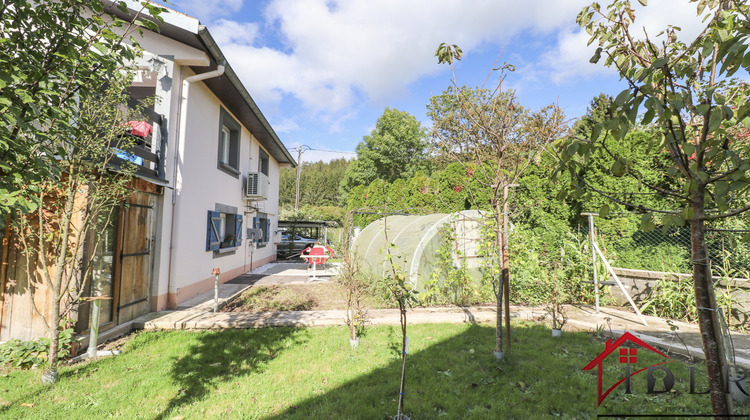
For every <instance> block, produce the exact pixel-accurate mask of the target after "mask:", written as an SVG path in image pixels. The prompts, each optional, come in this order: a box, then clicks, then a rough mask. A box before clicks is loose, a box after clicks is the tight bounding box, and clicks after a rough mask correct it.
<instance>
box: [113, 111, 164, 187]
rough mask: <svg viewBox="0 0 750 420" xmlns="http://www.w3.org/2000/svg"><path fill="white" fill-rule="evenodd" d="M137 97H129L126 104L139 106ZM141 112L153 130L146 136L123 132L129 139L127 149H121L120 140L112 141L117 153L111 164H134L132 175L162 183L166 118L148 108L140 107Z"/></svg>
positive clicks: (115, 166) (116, 166) (117, 165)
mask: <svg viewBox="0 0 750 420" xmlns="http://www.w3.org/2000/svg"><path fill="white" fill-rule="evenodd" d="M139 105H140V103H139V101H138V100H137V99H134V98H131V100H130V101H128V106H129V107H131V108H137V107H139ZM140 109H141V113H142V114H143V116H144V117H146V122H148V123H149V124H150V125H151V126H152V127H153V130H152V131H151V133H150V134H149V135H147V136H146V137H141V136H136V135H133V134H125V136H128V137H129V139H128V140H131V141H128V142H126V143H128V144H129V146H128V147H127V150H123V147H122V146H121V142H119V141H113V142H112V144H110V146H111V147H113V148H116V149H117V151H118V153H117V155H116V156H115V157H113V158H112V161H111V165H112V167H113V168H114V169H115V170H117V168H121V167H122V166H124V165H125V164H134V165H135V172H134V175H135V176H138V177H141V178H145V179H148V180H153V181H157V182H158V183H163V182H165V181H166V176H165V167H164V162H165V158H166V152H167V138H168V137H167V119H166V118H165V117H164V115H161V114H157V113H156V112H154V111H153V110H151V109H150V108H145V107H140Z"/></svg>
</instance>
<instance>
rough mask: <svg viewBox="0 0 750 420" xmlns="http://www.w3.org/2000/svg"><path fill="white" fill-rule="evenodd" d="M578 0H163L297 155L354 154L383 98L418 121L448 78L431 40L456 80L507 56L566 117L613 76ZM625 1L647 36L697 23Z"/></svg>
mask: <svg viewBox="0 0 750 420" xmlns="http://www.w3.org/2000/svg"><path fill="white" fill-rule="evenodd" d="M589 3H590V2H589V1H582V0H529V1H523V2H521V1H517V0H172V5H170V6H169V7H170V8H173V9H175V10H178V11H180V12H183V13H186V14H188V15H190V16H193V17H195V18H197V19H199V20H200V21H201V23H202V24H204V25H206V26H207V27H208V30H209V32H210V33H211V34H212V35H213V37H214V38H215V39H216V41H217V43H218V45H219V47H220V48H221V50H222V51H223V52H224V54H225V56H226V57H227V59H228V62H229V64H230V65H231V66H232V68H233V69H234V70H235V72H236V73H237V74H238V75H239V76H240V79H241V80H242V82H243V84H244V85H245V87H246V88H247V90H248V92H250V95H251V96H252V97H253V99H254V100H255V101H256V102H257V103H258V105H259V107H260V109H261V111H262V112H263V114H264V115H265V116H266V118H267V119H268V120H269V122H270V123H271V126H272V127H273V128H274V130H275V131H276V133H277V134H278V136H279V138H280V139H281V140H282V142H283V143H284V144H285V145H286V146H287V148H288V149H295V148H299V147H300V146H302V145H305V146H308V147H310V148H311V150H307V151H305V152H304V154H303V155H302V160H303V161H304V162H315V161H318V160H324V161H328V160H330V159H334V158H338V157H346V158H353V157H355V154H354V151H355V149H356V147H357V144H358V143H359V142H361V141H362V137H363V136H366V135H369V134H370V132H371V131H372V130H373V128H374V127H375V123H376V121H377V119H378V117H380V116H381V115H382V114H383V111H384V110H385V108H386V107H388V108H396V109H398V110H401V111H407V112H409V113H410V114H412V115H414V116H415V117H416V118H417V119H418V120H419V121H420V122H421V123H422V124H423V125H424V126H425V127H429V126H430V120H429V118H428V117H427V108H426V106H427V104H428V103H429V100H430V96H431V95H439V94H440V93H442V92H443V91H445V89H447V88H448V87H449V86H451V83H452V82H451V78H452V74H451V68H450V66H448V65H445V64H442V65H441V64H438V63H437V59H436V58H435V56H434V54H435V50H436V49H437V47H438V45H440V43H442V42H445V43H449V44H457V45H459V46H460V47H461V49H462V50H463V53H464V58H463V59H462V60H461V61H460V62H457V63H456V65H455V77H456V81H457V83H458V84H459V85H468V86H481V85H482V84H484V83H485V80H487V78H488V75H489V73H490V72H491V70H492V68H493V66H495V67H496V66H497V65H502V64H503V63H508V64H512V65H513V66H515V69H516V70H515V71H514V72H512V73H509V74H507V76H506V78H505V79H504V82H503V89H514V90H515V91H516V93H517V96H518V98H519V101H520V103H521V104H522V105H523V106H525V107H527V108H531V109H539V108H541V107H543V106H546V105H549V104H551V103H558V104H559V105H560V106H561V107H562V108H563V109H564V111H565V114H566V116H567V117H568V118H569V119H571V120H572V119H574V118H577V117H580V116H581V115H583V114H585V112H586V108H587V106H588V104H589V102H590V101H591V99H592V98H593V97H595V96H596V95H598V94H600V93H607V94H610V95H613V96H616V95H617V93H619V92H620V91H621V90H622V89H624V88H625V85H624V84H623V83H622V82H621V81H620V80H619V77H618V76H617V74H616V72H615V71H614V70H612V69H608V68H606V67H604V66H603V65H602V64H601V62H600V64H591V63H590V62H589V59H590V58H591V56H592V55H593V52H594V49H595V45H592V46H587V43H588V40H589V37H588V34H586V32H585V31H583V30H581V29H580V28H578V26H577V25H576V23H575V18H576V16H577V14H578V13H579V12H580V11H581V9H582V8H583V7H584V6H586V5H588V4H589ZM633 3H635V6H634V7H635V8H636V13H637V16H638V18H637V19H636V24H637V25H638V26H639V27H640V26H643V27H645V28H646V29H647V31H648V33H649V35H650V36H651V37H653V36H654V34H656V33H658V32H660V31H661V30H662V29H664V28H665V27H666V25H667V24H672V25H676V26H680V27H681V28H682V36H684V37H685V38H688V37H690V36H695V35H696V34H698V33H699V32H700V30H701V24H700V20H699V19H697V18H696V16H695V11H696V9H695V7H696V6H695V3H688V1H687V0H651V1H650V3H651V4H650V5H649V6H648V7H646V8H643V7H640V6H639V5H638V4H637V2H636V1H634V2H633ZM604 4H606V0H605V1H602V5H604ZM602 62H603V60H602ZM496 63H497V64H496ZM489 80H490V81H492V80H493V79H492V78H490V79H489ZM492 87H494V84H493V86H492ZM292 155H293V156H294V157H295V159H296V157H297V153H296V151H293V152H292Z"/></svg>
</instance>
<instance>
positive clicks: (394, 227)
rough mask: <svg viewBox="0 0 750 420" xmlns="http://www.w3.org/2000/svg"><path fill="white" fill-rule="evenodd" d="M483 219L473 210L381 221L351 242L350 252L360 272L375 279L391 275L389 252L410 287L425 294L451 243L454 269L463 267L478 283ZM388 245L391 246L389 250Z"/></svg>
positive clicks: (371, 224)
mask: <svg viewBox="0 0 750 420" xmlns="http://www.w3.org/2000/svg"><path fill="white" fill-rule="evenodd" d="M482 217H483V216H482V213H481V212H479V211H476V210H465V211H462V212H458V213H450V214H445V213H439V214H428V215H423V216H388V217H384V218H382V219H378V220H376V221H374V222H372V223H370V224H369V225H367V227H365V228H364V229H362V231H361V232H360V233H359V234H358V235H357V236H356V238H354V243H353V244H352V250H353V251H354V255H355V257H356V258H357V259H358V260H359V261H360V263H361V266H362V267H363V269H364V270H365V271H367V272H369V273H371V274H372V275H374V276H377V277H384V276H388V275H392V271H391V265H390V262H389V252H390V254H391V255H390V256H391V257H392V259H393V263H394V265H396V266H397V267H398V268H399V269H400V270H402V272H404V273H405V274H406V275H407V276H408V279H409V281H410V282H411V284H412V286H416V289H417V290H419V291H424V289H425V284H426V283H427V282H428V281H429V280H430V275H431V273H433V272H435V270H436V268H437V267H438V264H439V257H438V255H439V250H440V247H441V245H442V244H445V243H446V241H451V242H452V243H451V244H450V246H451V249H452V252H451V255H452V257H451V258H452V259H453V265H454V267H462V266H463V264H465V266H466V268H467V269H468V272H469V275H470V276H471V277H472V278H473V279H474V280H475V281H477V282H479V281H480V279H481V272H480V268H481V258H480V257H479V244H480V242H481V230H480V226H481V219H482ZM388 243H392V244H393V246H391V247H388V246H387V244H388Z"/></svg>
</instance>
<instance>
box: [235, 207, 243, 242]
mask: <svg viewBox="0 0 750 420" xmlns="http://www.w3.org/2000/svg"><path fill="white" fill-rule="evenodd" d="M240 245H242V215H241V214H235V215H234V246H240Z"/></svg>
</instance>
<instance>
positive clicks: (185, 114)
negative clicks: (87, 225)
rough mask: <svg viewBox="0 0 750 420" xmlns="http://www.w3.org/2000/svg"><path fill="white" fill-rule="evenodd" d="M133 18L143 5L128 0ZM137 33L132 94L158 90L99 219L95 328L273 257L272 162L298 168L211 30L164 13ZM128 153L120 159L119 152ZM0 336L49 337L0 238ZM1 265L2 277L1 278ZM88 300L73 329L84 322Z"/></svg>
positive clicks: (275, 173) (8, 244)
mask: <svg viewBox="0 0 750 420" xmlns="http://www.w3.org/2000/svg"><path fill="white" fill-rule="evenodd" d="M127 3H128V4H129V5H130V7H131V9H132V10H128V12H127V13H125V12H122V11H120V10H118V9H117V8H116V7H112V12H111V13H112V14H113V15H115V16H117V17H119V18H122V19H130V18H132V16H134V14H135V12H134V10H140V5H139V2H136V1H128V2H127ZM162 17H163V20H164V21H163V22H157V24H158V26H159V32H158V33H157V32H152V31H148V30H144V31H143V34H142V35H141V36H140V38H139V39H138V42H139V44H140V46H141V47H142V48H143V49H144V51H145V52H144V55H143V57H142V58H141V59H139V62H137V63H136V65H137V66H138V72H137V75H136V79H135V82H134V83H133V85H132V87H131V88H130V90H129V93H130V95H131V97H132V98H133V99H134V100H138V99H143V98H145V97H149V96H153V95H155V96H156V97H157V98H158V100H157V101H156V103H155V104H154V105H153V107H152V109H151V110H150V111H148V112H147V114H148V115H147V117H148V119H149V123H150V124H151V125H152V126H153V133H151V134H150V135H149V136H148V137H147V138H146V139H144V141H143V142H142V144H141V147H140V149H139V150H136V151H134V152H133V154H134V156H135V159H136V160H137V161H136V160H134V162H136V163H137V164H138V165H139V168H138V171H137V173H136V176H137V179H136V180H135V181H134V182H133V183H132V186H133V190H134V192H133V194H132V196H131V197H130V198H129V199H128V200H127V202H128V204H127V205H126V206H123V208H122V209H121V210H120V212H119V215H118V217H117V220H114V221H112V222H111V223H109V225H107V226H100V227H98V229H97V230H98V231H99V232H100V233H102V234H104V235H105V236H106V240H105V241H104V244H105V246H103V247H102V249H101V250H100V252H99V255H95V256H94V258H93V260H94V264H96V267H95V270H94V271H95V277H96V278H95V279H94V280H93V281H92V290H91V291H90V295H92V296H94V295H105V296H110V297H112V299H111V300H108V301H106V302H105V303H104V304H103V305H102V313H101V315H100V331H106V330H107V329H110V328H114V327H116V326H118V325H121V324H123V323H125V322H127V321H130V320H132V319H134V318H136V317H138V316H140V315H143V314H145V313H148V312H150V311H160V310H164V309H168V308H174V307H175V306H177V305H178V304H179V303H180V302H183V301H185V300H187V299H190V298H192V297H194V296H196V295H198V294H200V293H203V292H205V291H208V290H210V289H211V288H212V287H213V282H214V276H213V275H212V274H211V273H212V270H213V268H219V269H220V271H221V275H220V281H221V282H225V281H228V280H230V279H232V278H233V277H235V276H237V275H239V274H242V273H244V272H246V271H249V270H251V269H252V268H253V267H257V266H260V265H262V264H265V263H268V262H270V261H272V260H275V258H276V249H275V248H276V245H275V239H277V238H276V233H277V230H278V229H277V223H278V213H279V211H278V210H279V205H278V202H279V169H280V168H282V167H289V166H296V162H295V161H294V159H293V158H292V156H291V155H290V154H289V152H288V151H287V150H286V148H285V147H284V145H283V143H282V142H281V140H280V139H279V137H278V136H277V135H276V133H275V132H274V130H273V128H272V127H271V125H270V124H269V122H268V121H267V120H266V118H265V117H264V116H263V114H262V112H261V111H260V109H259V108H258V106H257V104H256V103H255V102H254V101H253V99H252V97H251V96H250V94H249V92H248V91H247V90H246V89H245V87H244V86H243V85H242V83H241V82H240V80H239V77H238V76H237V74H236V73H235V72H234V71H233V70H232V67H231V65H230V64H229V63H228V62H227V60H226V58H225V57H224V55H223V53H222V52H221V50H220V49H219V47H218V45H217V44H216V42H215V41H214V39H213V38H212V36H211V34H210V32H209V31H208V29H207V28H206V27H205V26H203V25H201V24H200V22H199V21H198V20H197V19H195V18H192V17H190V16H187V15H184V14H181V13H178V12H175V11H170V13H165V14H163V15H162ZM125 158H127V157H125ZM3 237H4V238H6V240H5V241H3V244H4V245H3V246H4V249H3V250H2V252H1V253H0V259H2V261H0V262H2V263H3V264H5V266H6V268H5V269H4V270H3V271H0V341H4V340H8V339H11V338H19V339H30V338H34V337H39V336H42V335H44V334H45V328H44V325H43V322H42V321H41V319H40V318H39V316H38V315H37V314H35V313H34V311H32V309H31V305H30V304H29V296H28V293H29V292H28V288H29V287H28V280H25V279H24V270H23V267H21V265H22V264H21V263H20V259H19V251H18V250H17V249H15V250H14V249H12V241H9V240H7V238H8V237H9V233H8V232H6V233H4V235H3ZM3 273H4V275H2V274H3ZM88 311H89V309H88V307H87V305H82V306H81V308H80V311H79V312H78V319H77V330H78V331H79V332H83V331H85V330H87V329H88V323H89V314H88Z"/></svg>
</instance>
